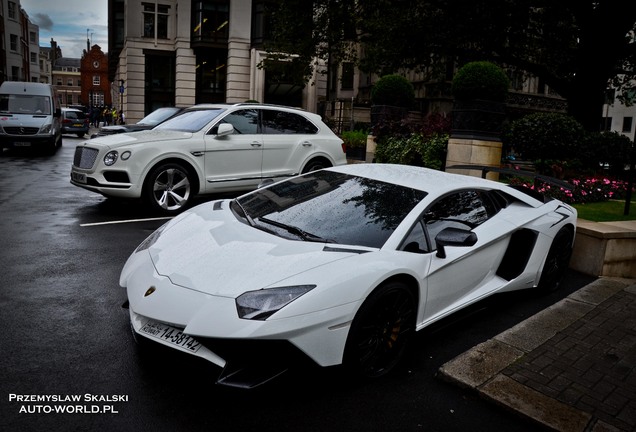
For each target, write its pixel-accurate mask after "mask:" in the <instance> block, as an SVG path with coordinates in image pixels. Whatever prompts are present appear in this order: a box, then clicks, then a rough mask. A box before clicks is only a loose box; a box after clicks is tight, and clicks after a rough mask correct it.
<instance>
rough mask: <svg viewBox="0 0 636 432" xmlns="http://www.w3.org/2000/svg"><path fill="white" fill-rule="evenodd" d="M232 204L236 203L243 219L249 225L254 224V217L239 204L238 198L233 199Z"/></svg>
mask: <svg viewBox="0 0 636 432" xmlns="http://www.w3.org/2000/svg"><path fill="white" fill-rule="evenodd" d="M232 204H236V205H237V206H238V207H239V210H241V213H243V216H244V217H245V220H246V221H247V223H248V224H249V225H250V226H256V222H254V219H252V217H251V216H250V215H248V214H247V212H246V211H245V208H244V207H243V206H242V205H241V203H240V202H238V200H233V201H232Z"/></svg>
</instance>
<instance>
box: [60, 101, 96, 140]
mask: <svg viewBox="0 0 636 432" xmlns="http://www.w3.org/2000/svg"><path fill="white" fill-rule="evenodd" d="M89 129H90V120H89V118H88V117H87V116H86V113H85V112H84V111H81V110H78V109H75V108H62V133H63V134H75V135H77V136H78V137H80V138H82V137H83V136H84V135H86V134H87V133H88V130H89Z"/></svg>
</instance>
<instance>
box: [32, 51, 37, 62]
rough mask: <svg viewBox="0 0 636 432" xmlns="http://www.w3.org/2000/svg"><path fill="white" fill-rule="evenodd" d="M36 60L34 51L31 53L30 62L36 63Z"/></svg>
mask: <svg viewBox="0 0 636 432" xmlns="http://www.w3.org/2000/svg"><path fill="white" fill-rule="evenodd" d="M37 62H38V55H37V54H36V53H33V52H32V53H31V63H34V64H36V63H37Z"/></svg>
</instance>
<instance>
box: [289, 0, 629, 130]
mask: <svg viewBox="0 0 636 432" xmlns="http://www.w3.org/2000/svg"><path fill="white" fill-rule="evenodd" d="M296 2H299V3H303V2H302V0H294V1H284V2H282V3H281V5H282V6H281V8H282V9H286V10H288V11H291V10H292V8H294V7H297V5H294V4H295V3H296ZM352 3H353V2H352V0H319V1H314V2H313V11H314V20H313V24H312V26H311V28H312V29H313V32H311V34H312V35H313V36H314V40H313V41H312V43H313V42H317V41H320V43H321V44H322V45H321V48H320V49H316V48H312V47H311V45H312V44H302V45H299V44H298V40H296V46H302V49H307V51H306V54H307V55H308V56H309V57H312V58H323V59H324V58H327V57H325V54H328V55H332V54H333V53H337V56H336V57H337V58H344V57H346V56H347V55H349V56H350V58H353V57H352V56H351V54H352V51H351V47H352V45H351V44H349V43H344V41H345V38H343V37H342V36H340V38H338V35H343V34H344V33H343V31H344V29H345V28H348V25H349V23H353V24H351V25H353V26H355V29H356V32H355V34H353V32H351V31H349V33H348V34H349V36H351V35H353V36H354V37H353V38H347V39H346V41H347V42H348V41H351V40H355V41H357V42H361V43H362V46H363V47H364V56H361V58H360V59H358V60H359V61H358V65H359V67H360V68H361V69H363V70H365V71H367V72H374V73H378V74H381V75H384V74H390V73H393V72H396V71H398V70H400V69H401V68H411V69H419V70H428V71H430V72H431V74H437V78H438V79H439V78H440V77H441V78H442V79H447V78H448V77H447V76H445V75H444V73H445V72H446V71H447V63H448V62H449V61H450V62H452V63H453V64H454V63H455V62H456V63H457V64H459V65H462V64H464V63H466V62H469V61H478V60H486V61H492V62H494V63H497V64H500V65H502V66H505V67H506V68H510V69H516V70H518V71H520V72H527V73H529V74H532V75H533V76H536V77H539V79H540V80H541V81H542V82H544V83H545V84H547V85H548V86H549V87H550V88H551V89H553V90H554V91H556V92H557V93H558V94H559V95H561V96H562V97H564V98H565V99H567V101H568V107H569V113H570V114H571V115H572V116H573V117H575V118H576V119H577V120H578V121H579V122H580V123H581V124H582V125H583V126H584V127H585V128H586V129H588V130H598V127H599V119H600V118H601V117H602V111H601V108H602V105H603V103H604V102H605V99H604V98H605V94H606V89H607V88H608V85H609V84H610V82H613V83H614V84H615V85H617V86H618V88H617V92H618V93H619V94H627V93H626V92H625V90H627V89H628V88H629V87H630V86H633V83H634V79H635V78H636V69H635V68H634V65H636V43H634V31H635V30H636V26H635V24H636V2H620V1H618V0H598V1H591V0H563V1H558V2H557V1H554V0H552V1H546V0H472V1H471V2H457V1H452V0H420V1H418V0H357V1H355V7H354V5H353V4H352ZM290 16H293V15H290ZM325 17H328V18H329V19H327V20H326V21H325ZM326 23H327V25H326ZM345 23H347V24H345ZM279 24H282V22H279ZM317 36H320V37H317ZM281 41H282V39H279V40H278V42H277V44H279V45H280V43H281ZM292 45H293V44H291V45H290V47H292ZM348 50H349V51H348ZM288 52H291V51H288ZM332 60H333V58H332ZM432 78H435V77H432Z"/></svg>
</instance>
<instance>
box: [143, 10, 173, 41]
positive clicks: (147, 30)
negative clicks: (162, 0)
mask: <svg viewBox="0 0 636 432" xmlns="http://www.w3.org/2000/svg"><path fill="white" fill-rule="evenodd" d="M143 7H144V12H143V14H144V37H147V38H156V39H168V14H169V12H170V6H167V5H161V4H154V3H143Z"/></svg>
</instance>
